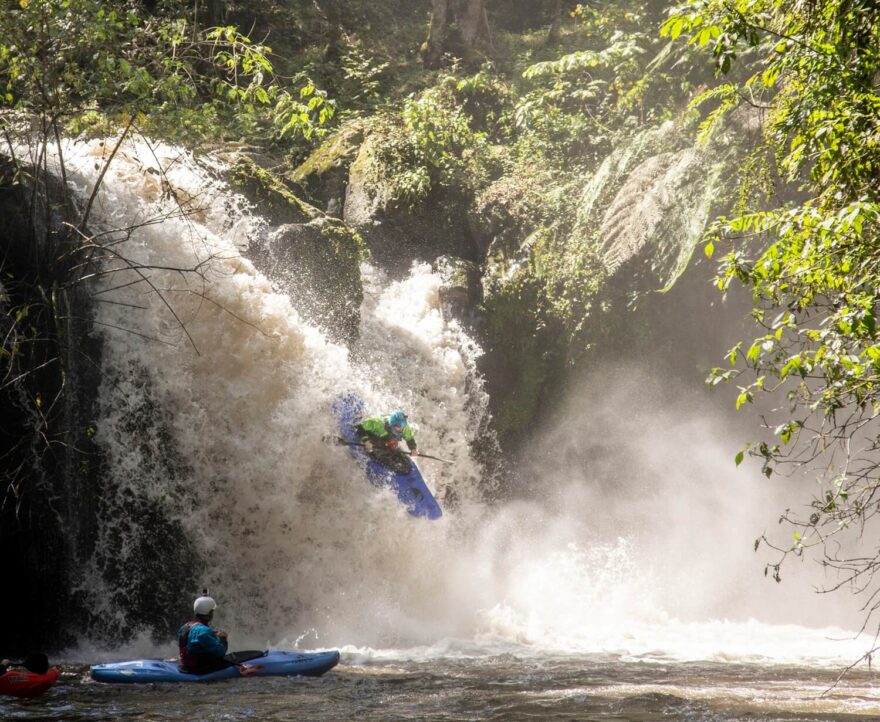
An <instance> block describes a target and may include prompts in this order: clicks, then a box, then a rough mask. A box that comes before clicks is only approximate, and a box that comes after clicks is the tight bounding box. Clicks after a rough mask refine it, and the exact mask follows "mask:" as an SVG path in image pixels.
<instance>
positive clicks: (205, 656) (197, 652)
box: [177, 592, 232, 674]
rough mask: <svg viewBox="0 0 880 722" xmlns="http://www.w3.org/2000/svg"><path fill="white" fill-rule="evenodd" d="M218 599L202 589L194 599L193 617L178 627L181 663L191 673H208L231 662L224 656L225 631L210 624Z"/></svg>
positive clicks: (225, 648) (225, 644)
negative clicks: (202, 591) (199, 594)
mask: <svg viewBox="0 0 880 722" xmlns="http://www.w3.org/2000/svg"><path fill="white" fill-rule="evenodd" d="M216 608H217V602H215V601H214V600H213V599H212V598H211V597H209V596H207V592H205V593H204V594H203V595H202V596H201V597H199V598H198V599H196V601H195V602H193V612H195V617H196V618H195V619H194V620H193V621H191V622H187V623H186V624H184V625H183V626H182V627H181V628H180V629H179V630H177V643H178V645H179V647H180V666H181V667H182V668H183V671H185V672H189V673H190V674H207V673H208V672H215V671H217V670H218V669H224V668H225V667H228V666H230V664H232V662H230V661H229V660H227V659H226V658H225V655H226V650H227V648H228V646H229V643H228V641H227V639H226V632H224V631H223V630H222V629H221V630H217V629H214V628H213V627H212V626H211V620H212V619H213V618H214V610H215V609H216Z"/></svg>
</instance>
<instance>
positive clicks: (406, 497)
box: [333, 393, 443, 519]
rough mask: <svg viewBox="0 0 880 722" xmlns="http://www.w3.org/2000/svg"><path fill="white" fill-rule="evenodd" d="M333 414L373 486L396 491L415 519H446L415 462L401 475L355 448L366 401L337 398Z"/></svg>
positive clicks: (359, 447) (342, 434)
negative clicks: (356, 429) (357, 428)
mask: <svg viewBox="0 0 880 722" xmlns="http://www.w3.org/2000/svg"><path fill="white" fill-rule="evenodd" d="M333 415H334V416H335V417H336V420H337V421H338V422H339V436H340V438H341V439H342V440H343V441H345V442H346V443H347V444H349V447H348V449H349V451H350V452H351V455H352V456H353V457H354V458H355V459H356V460H357V462H358V465H359V466H360V467H361V468H362V469H363V471H364V473H365V474H366V477H367V479H369V480H370V482H371V483H372V484H374V485H375V486H387V487H390V488H391V489H393V490H394V493H395V494H397V498H398V499H399V500H400V503H401V504H403V505H404V506H405V507H406V510H407V511H408V512H409V513H410V514H412V515H413V516H418V517H422V518H424V519H439V518H440V517H441V516H443V511H442V510H441V509H440V505H439V504H438V503H437V500H436V499H435V498H434V495H433V494H432V493H431V491H430V490H429V489H428V486H427V484H425V480H424V479H423V478H422V474H421V472H420V471H419V467H417V466H416V465H415V462H414V461H413V460H412V459H410V465H409V470H408V471H407V472H406V473H397V472H394V471H392V470H391V469H389V468H388V467H387V466H383V465H382V464H380V463H379V462H378V461H376V460H375V459H374V458H373V457H372V456H370V455H369V454H368V453H367V452H366V450H365V449H364V447H363V446H352V444H359V443H360V439H359V438H358V435H357V431H355V426H357V424H358V422H360V421H362V420H363V419H364V416H365V407H364V402H363V400H362V399H361V398H360V397H359V396H358V395H357V394H353V393H349V394H345V395H343V396H340V397H339V398H338V399H336V401H335V402H334V403H333Z"/></svg>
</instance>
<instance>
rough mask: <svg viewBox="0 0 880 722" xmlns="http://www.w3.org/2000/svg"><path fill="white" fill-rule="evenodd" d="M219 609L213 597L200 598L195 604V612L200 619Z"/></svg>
mask: <svg viewBox="0 0 880 722" xmlns="http://www.w3.org/2000/svg"><path fill="white" fill-rule="evenodd" d="M216 608H217V602H215V601H214V599H213V598H212V597H199V598H198V599H196V601H194V602H193V611H194V612H195V613H196V614H197V615H198V616H200V617H207V616H208V615H209V614H211V612H213V611H214V610H215V609H216Z"/></svg>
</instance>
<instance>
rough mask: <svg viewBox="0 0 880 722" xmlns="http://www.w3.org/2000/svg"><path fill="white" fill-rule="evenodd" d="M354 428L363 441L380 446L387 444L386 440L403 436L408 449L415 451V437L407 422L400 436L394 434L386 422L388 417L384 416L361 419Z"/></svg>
mask: <svg viewBox="0 0 880 722" xmlns="http://www.w3.org/2000/svg"><path fill="white" fill-rule="evenodd" d="M355 428H356V430H357V434H358V436H360V437H361V441H363V442H364V443H366V442H367V441H372V442H373V443H378V444H381V445H382V446H388V442H389V441H391V440H392V439H398V438H400V437H403V440H404V441H406V444H407V446H409V449H410V451H415V449H416V438H415V436H413V432H412V429H411V428H410V425H409V424H407V425H406V426H404V427H403V431H402V432H401V434H400V437H398V436H396V435H395V434H394V432H393V431H392V430H391V424H389V423H388V419H387V418H386V417H384V416H371V417H370V418H369V419H364V420H363V421H361V422H360V423H359V424H358V425H357V426H356V427H355Z"/></svg>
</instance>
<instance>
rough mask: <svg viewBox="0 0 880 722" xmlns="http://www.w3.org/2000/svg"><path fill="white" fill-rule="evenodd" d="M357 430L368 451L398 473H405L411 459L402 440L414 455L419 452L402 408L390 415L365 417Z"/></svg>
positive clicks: (356, 427)
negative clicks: (403, 449) (401, 444)
mask: <svg viewBox="0 0 880 722" xmlns="http://www.w3.org/2000/svg"><path fill="white" fill-rule="evenodd" d="M355 430H356V432H357V435H358V436H359V437H360V439H361V443H363V445H364V448H365V449H366V450H367V453H368V454H370V456H372V457H373V458H374V459H376V461H378V462H379V463H380V464H382V465H384V466H387V467H388V468H389V469H391V470H392V471H395V472H397V473H398V474H405V473H406V472H407V471H409V469H410V462H409V459H407V458H406V456H404V454H403V453H402V449H401V448H400V442H401V440H403V441H405V442H406V445H407V447H408V448H409V453H410V454H411V455H412V456H418V454H419V452H418V449H417V448H416V439H415V436H413V432H412V429H411V428H410V425H409V422H408V421H407V418H406V414H405V413H403V411H401V410H400V409H398V410H397V411H392V412H391V413H390V414H389V415H388V416H371V417H369V418H367V419H364V420H363V421H361V422H360V423H358V424H357V425H356V426H355Z"/></svg>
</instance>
